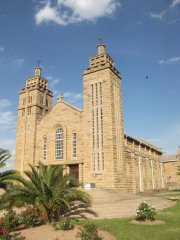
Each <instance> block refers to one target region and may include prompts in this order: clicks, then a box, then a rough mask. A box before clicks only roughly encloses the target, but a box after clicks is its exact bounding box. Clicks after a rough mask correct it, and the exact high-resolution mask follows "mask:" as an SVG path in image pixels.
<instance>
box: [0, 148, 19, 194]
mask: <svg viewBox="0 0 180 240" xmlns="http://www.w3.org/2000/svg"><path fill="white" fill-rule="evenodd" d="M10 157H11V154H10V153H9V151H8V150H5V149H2V148H0V168H3V167H5V166H6V161H7V160H8V159H9V158H10ZM15 173H16V172H15V171H14V170H9V171H4V172H0V188H2V189H4V190H7V186H8V180H10V178H11V176H13V175H14V174H15Z"/></svg>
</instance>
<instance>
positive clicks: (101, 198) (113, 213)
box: [86, 189, 174, 218]
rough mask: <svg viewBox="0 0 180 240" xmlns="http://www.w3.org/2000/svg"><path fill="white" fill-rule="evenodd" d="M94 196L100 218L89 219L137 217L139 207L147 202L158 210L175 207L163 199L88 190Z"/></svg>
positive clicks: (109, 190) (111, 191) (96, 210)
mask: <svg viewBox="0 0 180 240" xmlns="http://www.w3.org/2000/svg"><path fill="white" fill-rule="evenodd" d="M86 192H87V193H89V194H90V195H91V196H92V199H93V201H92V210H93V211H95V212H96V213H97V214H98V216H97V217H95V216H92V215H91V216H90V215H87V217H89V218H118V217H127V216H135V214H136V208H137V206H138V205H139V204H140V203H141V202H142V201H146V202H148V203H149V204H150V205H152V206H154V207H155V208H156V209H158V210H159V209H163V208H166V207H170V206H173V205H174V202H173V201H171V200H168V199H165V198H163V197H149V196H147V197H146V196H141V195H136V194H132V193H122V192H120V191H119V190H112V189H91V190H86Z"/></svg>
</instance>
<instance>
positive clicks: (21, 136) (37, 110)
mask: <svg viewBox="0 0 180 240" xmlns="http://www.w3.org/2000/svg"><path fill="white" fill-rule="evenodd" d="M41 73H42V68H41V67H39V66H37V67H35V74H34V76H33V77H30V78H28V79H27V80H26V87H25V88H23V89H21V90H20V93H19V105H18V122H17V131H16V157H15V169H16V170H18V171H20V172H21V173H22V172H24V171H25V170H27V169H28V167H29V165H28V164H32V165H34V160H35V149H36V147H38V144H36V128H37V124H38V123H39V122H40V121H41V119H42V118H43V117H44V116H45V115H46V113H48V112H49V111H50V110H51V108H52V97H53V95H52V92H51V91H50V90H48V80H46V79H44V78H43V77H42V76H41Z"/></svg>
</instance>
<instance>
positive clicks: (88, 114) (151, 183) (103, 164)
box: [15, 43, 165, 193]
mask: <svg viewBox="0 0 180 240" xmlns="http://www.w3.org/2000/svg"><path fill="white" fill-rule="evenodd" d="M121 81H122V79H121V75H120V73H119V71H118V70H117V69H116V66H115V63H114V60H113V59H112V58H111V56H110V55H109V54H108V53H107V52H106V48H105V45H104V44H103V43H100V44H99V45H98V47H97V55H95V56H93V57H90V58H89V66H88V68H87V69H85V70H84V71H83V86H84V90H83V97H84V105H83V109H82V110H80V109H78V108H76V107H74V106H72V105H71V104H69V103H67V102H65V101H64V99H63V95H59V97H58V100H57V102H56V103H55V104H52V100H53V93H52V91H51V90H49V89H48V80H46V79H44V78H43V77H42V69H41V68H40V67H39V66H38V67H36V68H35V74H34V76H32V77H30V78H28V79H27V80H26V86H25V88H23V89H21V90H20V93H19V105H18V124H17V132H16V158H15V169H16V170H18V171H20V172H21V173H23V172H24V171H25V170H27V169H28V168H29V164H31V165H33V166H38V163H39V161H41V162H43V164H45V165H62V166H64V167H65V172H66V173H69V174H71V175H73V176H74V177H75V178H76V179H78V180H79V181H80V182H82V183H83V186H84V188H109V189H119V190H120V191H125V192H134V193H136V192H143V191H147V190H154V189H161V188H164V187H165V185H164V184H165V183H164V166H163V162H162V161H161V158H162V154H163V153H162V151H161V149H160V148H158V147H156V146H154V145H153V144H151V143H149V142H146V141H144V140H143V139H136V138H133V137H131V136H128V135H127V134H125V132H124V128H123V106H122V86H121Z"/></svg>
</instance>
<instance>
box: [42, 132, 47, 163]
mask: <svg viewBox="0 0 180 240" xmlns="http://www.w3.org/2000/svg"><path fill="white" fill-rule="evenodd" d="M46 157H47V138H46V137H44V139H43V160H46Z"/></svg>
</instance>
